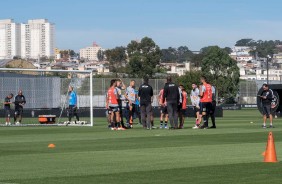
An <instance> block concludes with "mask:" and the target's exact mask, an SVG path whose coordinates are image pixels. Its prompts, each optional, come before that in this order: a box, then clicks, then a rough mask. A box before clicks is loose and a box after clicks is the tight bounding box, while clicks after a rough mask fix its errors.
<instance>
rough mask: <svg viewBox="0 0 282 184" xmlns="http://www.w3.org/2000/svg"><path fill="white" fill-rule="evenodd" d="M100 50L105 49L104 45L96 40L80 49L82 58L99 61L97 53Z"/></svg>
mask: <svg viewBox="0 0 282 184" xmlns="http://www.w3.org/2000/svg"><path fill="white" fill-rule="evenodd" d="M99 50H102V51H103V49H102V47H100V46H99V45H97V44H96V43H95V42H94V43H93V45H92V46H90V47H86V48H83V49H80V58H81V59H87V60H89V61H98V56H97V54H98V52H99Z"/></svg>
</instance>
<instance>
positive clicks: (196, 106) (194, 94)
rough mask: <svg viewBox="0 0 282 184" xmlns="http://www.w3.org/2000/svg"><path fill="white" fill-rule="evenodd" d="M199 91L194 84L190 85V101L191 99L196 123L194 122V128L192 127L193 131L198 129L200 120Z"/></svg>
mask: <svg viewBox="0 0 282 184" xmlns="http://www.w3.org/2000/svg"><path fill="white" fill-rule="evenodd" d="M199 95H200V90H199V88H198V87H197V84H196V83H193V84H192V90H191V93H190V99H191V103H192V106H193V108H194V112H195V114H196V122H195V126H194V127H193V129H198V128H199V127H200V124H201V121H202V118H201V115H200V97H199Z"/></svg>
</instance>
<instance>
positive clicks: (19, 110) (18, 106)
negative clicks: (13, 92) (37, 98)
mask: <svg viewBox="0 0 282 184" xmlns="http://www.w3.org/2000/svg"><path fill="white" fill-rule="evenodd" d="M25 104H26V101H25V97H24V95H23V91H22V90H19V92H18V95H17V96H16V97H15V116H14V121H15V124H16V125H20V124H21V122H22V116H23V106H24V105H25ZM18 118H19V120H18Z"/></svg>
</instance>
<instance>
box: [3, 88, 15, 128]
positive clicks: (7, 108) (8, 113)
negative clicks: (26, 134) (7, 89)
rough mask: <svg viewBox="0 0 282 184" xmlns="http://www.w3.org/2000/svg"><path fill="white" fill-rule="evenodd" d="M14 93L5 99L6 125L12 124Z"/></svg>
mask: <svg viewBox="0 0 282 184" xmlns="http://www.w3.org/2000/svg"><path fill="white" fill-rule="evenodd" d="M13 96H14V95H13V94H12V93H11V94H9V95H8V96H7V97H6V98H5V101H4V109H5V116H6V126H8V125H11V121H10V117H11V104H12V102H11V99H12V98H13Z"/></svg>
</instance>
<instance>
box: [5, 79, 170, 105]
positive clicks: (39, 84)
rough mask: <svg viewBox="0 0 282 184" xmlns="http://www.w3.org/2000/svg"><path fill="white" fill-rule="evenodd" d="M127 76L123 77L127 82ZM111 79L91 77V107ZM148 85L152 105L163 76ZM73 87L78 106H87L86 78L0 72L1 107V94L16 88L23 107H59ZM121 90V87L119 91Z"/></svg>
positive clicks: (102, 97)
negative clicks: (3, 73) (20, 93)
mask: <svg viewBox="0 0 282 184" xmlns="http://www.w3.org/2000/svg"><path fill="white" fill-rule="evenodd" d="M130 80H131V79H123V83H124V84H125V85H126V86H128V85H129V83H130ZM134 80H135V81H136V89H138V88H139V86H140V85H141V84H142V79H134ZM110 81H111V79H109V78H93V107H98V108H100V107H105V103H106V102H105V100H106V98H105V97H106V93H107V90H108V88H109V85H110ZM149 83H150V85H151V86H152V87H153V89H154V101H153V105H155V106H156V105H158V102H157V99H158V98H157V95H158V93H159V91H160V90H161V89H162V88H163V86H164V84H165V80H164V79H151V80H150V81H149ZM69 85H71V86H73V87H74V89H75V91H76V93H77V95H78V98H77V99H78V107H90V98H89V97H90V79H89V78H83V77H82V78H78V77H73V78H72V79H68V78H60V77H52V76H50V77H47V76H30V75H17V74H16V75H14V76H13V77H11V76H8V77H7V76H1V78H0V99H1V103H2V104H1V105H2V107H3V103H4V99H5V97H6V96H7V95H8V94H10V93H13V94H14V96H16V95H17V93H18V91H19V89H21V90H22V91H23V95H24V96H25V98H26V102H27V103H26V105H25V108H28V109H46V108H62V107H64V106H65V105H67V104H68V96H67V92H68V86H69ZM123 93H124V91H123Z"/></svg>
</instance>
